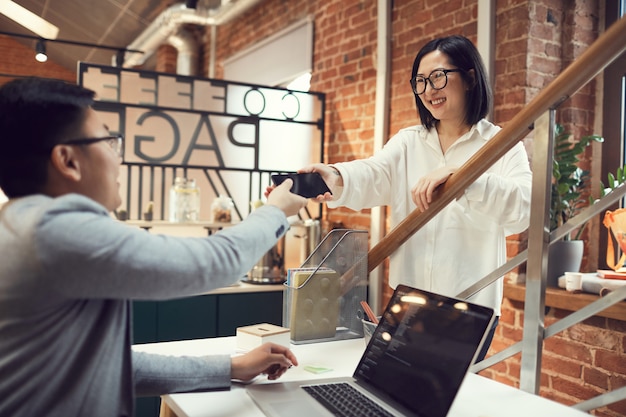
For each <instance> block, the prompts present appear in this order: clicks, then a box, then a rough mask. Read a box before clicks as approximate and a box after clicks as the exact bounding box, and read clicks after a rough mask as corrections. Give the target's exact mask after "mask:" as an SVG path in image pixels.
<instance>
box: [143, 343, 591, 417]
mask: <svg viewBox="0 0 626 417" xmlns="http://www.w3.org/2000/svg"><path fill="white" fill-rule="evenodd" d="M291 348H292V350H293V352H294V353H295V355H296V357H297V358H298V361H299V363H300V366H298V367H295V368H292V369H290V370H289V371H288V372H287V373H286V374H285V375H283V377H282V378H281V379H279V380H278V381H268V380H267V379H264V378H262V377H259V378H257V379H256V380H255V381H254V383H255V384H259V383H280V382H285V381H297V380H313V379H321V378H331V377H338V376H346V375H352V372H353V371H354V369H355V368H356V365H357V364H358V362H359V359H360V357H361V355H362V353H363V350H364V349H365V342H364V340H363V339H362V338H361V339H351V340H342V341H335V342H325V343H312V344H306V345H292V346H291ZM134 349H137V350H142V351H144V352H152V353H159V354H166V355H193V356H198V355H206V354H217V353H229V354H236V353H238V352H237V349H236V339H235V337H221V338H214V339H201V340H187V341H180V342H165V343H152V344H145V345H139V346H135V347H134ZM306 365H321V366H324V367H326V368H331V369H332V371H330V372H326V373H322V374H312V373H310V372H307V371H305V370H304V366H306ZM163 401H164V402H165V403H166V404H167V406H169V408H170V409H171V410H172V411H173V412H174V413H176V415H177V416H179V417H216V416H242V417H263V413H262V412H261V411H260V410H259V409H258V408H257V407H256V405H255V404H254V402H253V401H252V400H251V399H250V397H249V396H248V395H247V394H246V392H245V385H243V384H237V383H234V384H233V386H232V388H231V390H230V391H213V392H203V393H189V394H172V395H165V396H163ZM531 415H532V416H533V417H543V416H545V417H548V416H549V417H553V416H559V417H576V416H588V415H589V414H586V413H583V412H581V411H578V410H575V409H572V408H569V407H566V406H564V405H561V404H559V403H556V402H554V401H551V400H547V399H545V398H542V397H539V396H537V395H532V394H529V393H527V392H524V391H521V390H518V389H515V388H513V387H510V386H508V385H504V384H501V383H499V382H495V381H493V380H491V379H488V378H485V377H482V376H479V375H476V374H471V373H470V374H468V375H467V377H466V378H465V381H464V382H463V385H462V386H461V390H460V391H459V393H458V395H457V397H456V399H455V401H454V404H453V405H452V409H451V410H450V413H449V414H448V417H528V416H531Z"/></svg>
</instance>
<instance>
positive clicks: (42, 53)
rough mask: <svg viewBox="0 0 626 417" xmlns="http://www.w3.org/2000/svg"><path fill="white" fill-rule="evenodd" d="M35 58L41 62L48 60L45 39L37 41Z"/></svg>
mask: <svg viewBox="0 0 626 417" xmlns="http://www.w3.org/2000/svg"><path fill="white" fill-rule="evenodd" d="M35 51H36V54H35V59H36V60H37V61H39V62H46V61H47V60H48V55H46V41H44V40H43V39H39V40H38V41H37V45H36V46H35Z"/></svg>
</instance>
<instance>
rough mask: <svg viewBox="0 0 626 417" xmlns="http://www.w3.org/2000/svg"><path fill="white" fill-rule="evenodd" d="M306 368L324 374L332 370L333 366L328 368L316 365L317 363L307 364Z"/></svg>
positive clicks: (314, 372)
mask: <svg viewBox="0 0 626 417" xmlns="http://www.w3.org/2000/svg"><path fill="white" fill-rule="evenodd" d="M304 370H305V371H309V372H311V373H313V374H322V373H324V372H330V371H332V368H326V367H323V366H316V365H305V367H304Z"/></svg>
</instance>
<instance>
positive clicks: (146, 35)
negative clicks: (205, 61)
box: [123, 0, 261, 68]
mask: <svg viewBox="0 0 626 417" xmlns="http://www.w3.org/2000/svg"><path fill="white" fill-rule="evenodd" d="M260 1H261V0H237V1H235V0H222V3H221V5H220V6H219V7H218V8H215V9H207V8H196V9H190V8H187V6H186V4H185V3H184V2H183V3H178V4H175V5H173V6H170V7H168V8H167V9H166V10H164V11H163V12H162V13H161V14H160V15H159V16H158V17H157V18H156V19H155V20H154V21H153V22H152V23H151V24H150V26H148V27H147V28H146V29H145V30H144V31H143V32H142V33H141V34H140V35H139V36H138V37H137V39H135V40H134V41H133V42H132V43H130V44H129V45H128V46H127V49H136V50H140V51H143V54H140V53H128V54H127V56H126V57H125V60H124V64H123V66H124V67H126V68H128V67H135V66H139V65H142V64H143V63H144V62H145V61H146V59H148V58H149V57H150V56H151V55H152V54H153V53H154V52H155V51H156V50H157V48H158V47H159V46H161V45H162V44H164V43H167V40H168V39H169V38H170V37H171V36H172V35H175V34H176V33H177V32H178V29H179V28H180V26H182V25H185V24H191V25H198V26H219V25H222V24H224V23H227V22H229V21H230V20H232V19H233V18H235V17H237V16H239V15H240V14H242V13H244V12H245V11H246V10H248V9H249V8H250V7H252V6H254V5H256V4H257V3H259V2H260ZM174 42H176V41H174ZM173 46H175V45H173ZM196 50H197V47H196Z"/></svg>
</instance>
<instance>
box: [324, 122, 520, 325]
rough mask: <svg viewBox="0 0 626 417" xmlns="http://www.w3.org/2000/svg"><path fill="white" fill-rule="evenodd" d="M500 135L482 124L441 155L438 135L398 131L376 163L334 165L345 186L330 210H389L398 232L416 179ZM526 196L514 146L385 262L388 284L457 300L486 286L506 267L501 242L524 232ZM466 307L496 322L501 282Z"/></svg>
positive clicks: (459, 160)
mask: <svg viewBox="0 0 626 417" xmlns="http://www.w3.org/2000/svg"><path fill="white" fill-rule="evenodd" d="M499 130H500V128H499V127H497V126H495V125H493V124H491V123H490V122H488V121H486V120H484V119H483V120H481V121H480V122H478V123H477V124H476V125H475V126H473V127H472V129H471V130H470V131H469V132H468V133H467V134H465V135H463V136H462V137H461V138H459V139H458V140H457V141H456V142H455V143H454V144H453V145H452V146H451V147H450V148H449V149H448V150H447V151H446V153H445V154H444V153H443V152H442V149H441V146H440V144H439V138H438V135H437V131H436V129H431V130H430V131H427V130H426V129H425V128H424V127H423V126H421V125H419V126H413V127H409V128H406V129H402V130H400V131H399V132H398V133H397V134H396V135H395V136H393V137H392V138H391V139H390V140H389V141H388V143H387V144H386V145H385V146H384V148H383V149H381V150H380V151H379V152H377V153H376V154H375V155H374V156H372V157H370V158H367V159H363V160H356V161H350V162H344V163H338V164H334V165H333V166H334V167H336V168H337V169H338V170H339V172H340V173H341V176H342V177H343V183H344V186H343V190H342V191H341V193H340V195H339V198H338V199H337V200H335V201H333V202H329V203H328V206H329V207H331V208H334V207H339V206H346V207H349V208H351V209H353V210H361V209H364V208H370V207H375V206H381V205H387V206H389V207H390V212H391V213H390V215H391V217H390V222H391V227H392V228H393V227H396V226H397V225H398V224H399V223H400V222H401V221H402V220H404V219H405V218H406V217H407V216H408V215H409V214H410V213H411V212H412V211H414V210H415V209H416V206H415V204H414V203H413V200H412V199H411V188H412V187H413V186H414V185H415V184H416V183H417V181H418V180H419V179H420V178H421V177H423V176H424V175H426V174H428V173H430V172H431V171H433V170H435V169H438V168H441V167H444V166H452V167H457V168H458V167H461V166H462V165H463V164H464V163H465V162H466V161H467V160H468V159H469V158H470V157H471V156H472V155H474V154H475V153H476V151H477V150H478V149H479V148H481V147H482V146H483V145H484V144H485V143H486V142H487V141H488V140H489V139H490V138H492V137H493V136H494V135H495V134H496V133H497V132H498V131H499ZM531 188H532V173H531V170H530V166H529V162H528V155H527V154H526V150H525V148H524V146H523V144H522V143H521V142H520V143H517V144H516V145H515V146H514V147H513V148H512V149H511V150H510V151H508V152H507V153H506V154H505V155H504V156H503V157H502V158H501V159H500V160H498V161H497V162H496V163H495V164H494V165H493V166H492V167H490V168H489V169H488V170H487V172H485V173H484V174H483V175H481V176H480V177H479V178H478V180H476V182H474V183H473V184H472V185H470V186H469V187H468V188H467V189H466V190H465V192H464V194H463V196H462V197H461V198H459V199H457V200H455V201H452V202H451V203H450V204H448V205H447V206H446V207H445V208H444V209H443V210H442V211H441V212H440V213H438V214H437V215H436V216H435V217H433V218H432V219H431V220H430V221H429V222H428V223H427V224H425V225H424V226H423V227H422V228H420V229H419V230H418V231H417V232H416V233H415V234H414V235H413V236H411V238H409V240H407V241H406V242H405V243H404V244H403V245H402V246H400V247H399V248H398V249H397V250H396V251H395V252H394V253H393V254H392V255H391V256H390V269H389V284H390V285H391V286H392V287H395V286H396V285H397V284H399V283H403V284H407V285H410V286H413V287H417V288H421V289H424V290H427V291H432V292H435V293H439V294H444V295H448V296H456V295H458V294H459V293H460V292H462V291H463V290H465V289H466V288H468V287H469V286H471V285H472V284H474V283H476V282H477V281H479V280H480V279H482V278H484V277H485V276H486V275H488V274H489V273H490V272H492V271H493V270H495V269H496V268H498V267H499V266H501V265H502V264H503V263H505V262H506V236H508V235H511V234H516V233H520V232H522V231H524V230H525V229H526V228H527V227H528V224H529V218H530V196H531ZM337 191H338V190H337ZM470 300H471V301H473V302H476V303H478V304H482V305H486V306H489V307H491V308H493V309H494V310H495V311H496V314H498V315H499V314H500V304H501V302H502V279H499V280H498V281H496V282H494V283H493V284H491V285H489V286H488V287H486V288H484V289H483V290H481V291H480V292H478V293H477V294H475V295H474V296H472V297H471V298H470Z"/></svg>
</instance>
